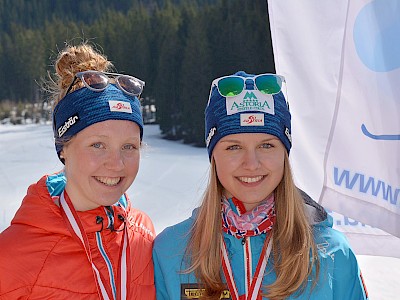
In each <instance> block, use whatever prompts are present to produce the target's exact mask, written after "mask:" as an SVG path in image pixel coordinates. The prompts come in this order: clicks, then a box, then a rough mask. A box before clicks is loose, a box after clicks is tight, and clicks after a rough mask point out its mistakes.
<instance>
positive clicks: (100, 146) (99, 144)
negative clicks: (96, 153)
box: [92, 143, 103, 149]
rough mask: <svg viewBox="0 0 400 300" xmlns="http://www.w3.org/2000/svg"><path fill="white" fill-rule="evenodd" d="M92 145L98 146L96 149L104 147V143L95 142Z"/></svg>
mask: <svg viewBox="0 0 400 300" xmlns="http://www.w3.org/2000/svg"><path fill="white" fill-rule="evenodd" d="M92 147H93V148H96V149H101V148H103V144H102V143H94V144H92Z"/></svg>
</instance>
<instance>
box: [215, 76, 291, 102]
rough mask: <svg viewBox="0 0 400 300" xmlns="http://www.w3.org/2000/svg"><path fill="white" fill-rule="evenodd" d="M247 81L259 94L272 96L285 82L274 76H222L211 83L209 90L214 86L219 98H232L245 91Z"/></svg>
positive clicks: (282, 78)
mask: <svg viewBox="0 0 400 300" xmlns="http://www.w3.org/2000/svg"><path fill="white" fill-rule="evenodd" d="M247 80H252V81H253V83H254V87H255V88H256V89H257V90H259V91H260V92H261V93H263V94H269V95H274V94H278V93H279V92H280V91H281V89H282V82H285V77H283V76H282V75H276V74H260V75H256V76H254V77H242V76H237V75H230V76H224V77H220V78H217V79H215V80H214V81H213V82H212V84H211V90H212V87H213V86H216V87H217V89H218V92H219V93H220V94H221V96H224V97H234V96H237V95H239V94H240V93H241V92H243V90H245V89H246V81H247Z"/></svg>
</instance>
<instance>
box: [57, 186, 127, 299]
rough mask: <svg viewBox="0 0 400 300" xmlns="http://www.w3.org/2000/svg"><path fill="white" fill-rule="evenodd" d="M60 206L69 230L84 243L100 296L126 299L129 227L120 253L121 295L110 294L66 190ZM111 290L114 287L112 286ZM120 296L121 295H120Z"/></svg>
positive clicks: (125, 230)
mask: <svg viewBox="0 0 400 300" xmlns="http://www.w3.org/2000/svg"><path fill="white" fill-rule="evenodd" d="M60 208H61V214H62V216H63V218H64V220H65V221H66V222H67V224H69V225H70V226H69V230H70V232H71V234H72V236H73V237H74V238H75V239H76V240H77V241H78V242H80V243H81V244H82V246H83V248H84V250H85V253H86V256H87V258H88V261H89V262H90V264H91V266H92V270H93V276H94V278H95V281H96V283H97V289H98V293H99V296H101V299H103V300H110V299H114V300H117V299H122V300H123V299H126V297H127V277H128V271H127V270H128V268H127V265H128V262H127V251H128V232H127V228H126V227H125V229H124V233H123V234H124V236H123V245H122V249H121V253H120V257H121V264H120V270H119V271H120V280H119V283H120V285H119V286H120V295H115V294H114V293H112V294H111V295H109V293H108V292H107V289H106V287H105V284H104V280H103V279H102V276H101V274H100V272H99V271H98V269H97V267H96V265H95V264H94V262H93V260H92V256H91V252H90V246H89V241H88V239H87V236H86V233H85V230H84V228H83V226H82V223H81V221H80V219H79V216H78V214H77V212H76V210H75V208H74V206H73V204H72V202H71V200H70V199H69V197H68V195H64V192H63V193H62V194H61V196H60ZM109 276H110V277H113V274H109ZM114 281H115V280H114ZM110 290H111V291H112V290H113V288H112V287H111V289H110ZM118 296H120V297H118Z"/></svg>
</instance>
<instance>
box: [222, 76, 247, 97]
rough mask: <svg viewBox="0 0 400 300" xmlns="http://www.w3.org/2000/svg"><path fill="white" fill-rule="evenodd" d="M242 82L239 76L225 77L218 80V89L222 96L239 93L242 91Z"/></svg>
mask: <svg viewBox="0 0 400 300" xmlns="http://www.w3.org/2000/svg"><path fill="white" fill-rule="evenodd" d="M243 87H244V82H243V79H242V78H240V77H226V78H222V79H221V80H219V81H218V90H219V93H220V94H221V95H222V96H225V97H230V96H236V95H239V94H240V93H241V92H242V91H243Z"/></svg>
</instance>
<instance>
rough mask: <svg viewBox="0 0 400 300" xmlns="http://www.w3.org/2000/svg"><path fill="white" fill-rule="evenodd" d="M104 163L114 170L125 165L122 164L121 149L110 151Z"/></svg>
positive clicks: (120, 168)
mask: <svg viewBox="0 0 400 300" xmlns="http://www.w3.org/2000/svg"><path fill="white" fill-rule="evenodd" d="M105 165H106V167H107V168H108V169H110V170H116V171H119V170H122V169H123V168H124V167H125V164H124V157H123V155H122V153H121V151H120V150H113V151H110V153H109V155H108V157H107V161H106V164H105Z"/></svg>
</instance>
